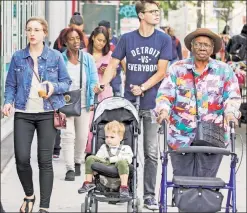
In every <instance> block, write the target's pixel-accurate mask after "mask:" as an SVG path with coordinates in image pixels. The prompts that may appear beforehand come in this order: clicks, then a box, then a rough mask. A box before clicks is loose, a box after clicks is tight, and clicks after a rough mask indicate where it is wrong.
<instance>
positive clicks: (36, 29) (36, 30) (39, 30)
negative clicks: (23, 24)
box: [26, 28, 43, 33]
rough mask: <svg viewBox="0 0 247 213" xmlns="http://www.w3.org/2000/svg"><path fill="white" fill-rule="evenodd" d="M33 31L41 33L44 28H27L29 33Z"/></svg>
mask: <svg viewBox="0 0 247 213" xmlns="http://www.w3.org/2000/svg"><path fill="white" fill-rule="evenodd" d="M32 31H33V32H34V33H39V32H41V31H43V29H38V28H35V29H31V28H28V29H26V32H27V33H32Z"/></svg>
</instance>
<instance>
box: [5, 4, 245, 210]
mask: <svg viewBox="0 0 247 213" xmlns="http://www.w3.org/2000/svg"><path fill="white" fill-rule="evenodd" d="M135 7H136V13H137V15H138V19H139V21H140V27H139V28H138V29H137V30H134V31H132V32H129V33H126V34H124V35H122V36H121V38H120V39H118V38H116V37H114V36H113V35H112V30H111V27H110V22H109V21H107V20H102V21H101V22H99V24H98V26H97V27H96V28H95V29H94V30H93V31H92V33H91V35H90V36H89V38H87V36H86V34H85V33H84V32H83V26H84V22H83V18H82V17H81V15H80V14H79V13H75V14H74V15H73V16H72V17H71V20H70V24H69V26H68V27H66V28H65V29H63V30H62V31H61V32H60V35H59V37H58V38H57V39H56V41H55V44H54V48H53V49H52V48H50V47H48V46H47V45H46V44H45V42H44V39H45V37H46V36H47V35H48V24H47V22H46V21H45V20H44V19H42V18H38V17H31V18H30V19H28V21H27V22H26V26H25V28H26V35H27V39H28V42H29V43H28V45H27V47H26V48H25V49H23V50H18V51H16V52H15V53H14V55H13V56H12V59H11V63H10V67H9V70H8V74H7V78H6V87H5V96H4V97H5V102H4V107H3V110H2V112H3V114H4V115H5V116H9V115H10V114H11V113H12V112H13V111H14V151H15V158H16V168H17V173H18V176H19V179H20V182H21V184H22V187H23V190H24V192H25V198H24V201H23V204H21V207H20V212H32V209H33V205H34V202H35V193H34V189H33V180H32V168H31V165H30V152H31V144H32V140H33V136H34V131H35V130H36V131H37V136H38V140H37V143H38V163H39V170H40V179H39V183H40V195H41V196H40V205H39V207H40V210H39V212H48V210H49V204H50V197H51V194H52V188H53V167H52V159H54V160H58V159H59V156H60V149H61V148H62V152H63V157H64V163H65V168H66V173H65V181H74V180H75V176H81V166H82V165H83V166H85V165H84V161H85V153H89V154H90V152H91V140H92V133H91V132H90V131H89V129H90V128H89V127H90V124H91V123H92V119H93V113H94V106H93V103H94V95H95V93H97V94H98V99H99V101H102V100H103V99H105V98H108V97H112V96H124V98H126V99H128V100H129V101H131V102H133V103H134V102H135V100H136V97H137V96H140V97H141V98H140V111H139V117H140V118H141V121H142V125H143V147H144V153H143V155H144V175H143V177H144V181H143V182H144V190H143V200H144V206H145V207H146V208H148V209H151V210H157V209H158V208H159V206H158V203H157V201H156V194H155V188H156V176H157V167H158V144H157V142H156V141H155V140H156V135H157V131H158V127H159V124H160V123H162V122H163V121H164V120H166V121H167V122H168V124H169V127H168V136H167V141H168V145H169V146H168V147H169V149H170V150H172V149H174V150H175V149H178V148H179V147H186V146H193V143H194V138H195V131H196V127H197V126H196V111H197V113H198V114H200V116H201V119H202V120H204V121H210V122H213V123H215V124H217V125H219V126H224V127H225V133H226V143H227V142H228V140H227V136H228V128H227V126H228V123H229V121H234V122H236V123H237V120H238V119H239V118H240V116H241V113H240V112H239V107H240V103H241V94H240V90H239V83H238V79H237V77H236V75H235V73H234V72H233V70H232V68H231V67H230V66H229V65H228V64H227V63H225V61H224V60H225V59H224V60H223V61H220V60H216V59H212V58H211V57H210V56H211V55H213V54H217V53H218V52H219V51H220V50H221V49H222V46H226V48H225V49H226V51H227V52H228V55H227V56H226V57H224V58H226V59H227V61H232V60H233V59H234V57H238V56H236V50H235V52H234V51H233V50H232V47H233V46H234V45H235V44H236V43H237V42H238V41H239V40H241V39H242V40H243V39H244V38H242V37H245V41H246V35H247V27H246V25H245V26H244V28H243V30H242V33H241V35H242V34H243V35H242V36H240V37H241V38H236V37H232V38H230V40H229V43H228V44H225V43H224V44H223V42H222V38H221V37H220V36H219V35H217V34H215V33H213V32H212V31H210V30H209V29H206V28H201V29H197V30H195V31H193V32H191V33H189V34H188V35H187V36H186V37H185V40H184V41H185V46H186V48H187V49H188V50H189V51H190V52H191V57H190V58H186V59H183V58H182V52H181V43H180V41H179V40H178V38H176V36H175V32H174V31H175V30H174V28H172V27H170V26H169V27H166V28H164V30H165V31H162V30H157V29H156V28H155V26H156V25H157V24H159V22H160V11H159V4H158V3H157V2H155V1H152V0H149V1H147V0H146V1H137V2H136V5H135ZM242 40H241V42H242ZM234 47H235V49H236V48H237V47H236V45H235V46H234ZM240 48H242V47H238V48H237V49H238V50H240ZM55 49H56V50H55ZM57 50H58V51H57ZM238 52H239V51H238ZM241 57H243V56H241ZM244 57H245V60H246V52H245V55H244ZM229 58H230V60H229ZM240 60H241V61H243V60H244V59H243V60H242V59H240ZM240 60H239V61H240ZM122 71H123V72H122ZM122 76H124V78H122ZM122 85H124V95H123V91H122V88H123V86H122ZM44 87H45V90H46V94H45V95H42V94H41V93H40V89H41V88H44ZM193 88H194V89H193ZM76 89H81V115H80V116H70V117H67V127H66V129H62V130H57V129H56V128H55V127H54V123H53V122H54V121H53V120H54V111H56V110H59V109H60V108H62V107H63V106H64V105H65V100H64V97H63V94H64V93H65V92H68V91H73V90H76ZM154 114H155V115H156V117H157V122H153V119H152V118H153V115H154ZM224 124H225V125H224ZM121 125H122V124H119V123H113V124H109V126H106V127H105V128H106V129H105V131H106V132H109V134H110V133H111V132H112V131H113V130H112V129H115V128H117V129H119V130H116V131H118V132H120V133H119V134H120V135H119V138H118V139H119V141H118V140H117V139H116V141H115V142H114V143H116V144H119V143H120V141H121V140H122V138H123V132H124V127H122V126H121ZM114 131H115V130H114ZM23 132H25V134H23ZM114 134H115V133H114ZM115 136H116V135H115ZM115 136H114V137H115ZM109 137H113V136H109ZM116 137H117V136H116ZM106 140H108V141H111V140H112V139H109V138H106ZM128 153H129V156H130V158H131V156H132V153H131V151H130V152H128ZM101 154H102V153H101ZM102 156H103V155H100V154H98V155H97V157H92V156H90V157H88V158H87V160H86V178H84V177H83V178H84V179H85V180H86V182H85V183H86V184H89V183H91V182H92V171H91V168H89V167H90V166H89V165H91V164H92V162H95V161H104V160H102V159H100V157H102ZM103 158H104V157H103ZM130 158H128V160H127V162H126V161H123V162H122V163H125V164H124V167H121V168H125V167H126V165H128V164H130V163H131V159H130ZM221 159H222V156H221V155H207V156H205V155H202V154H197V155H192V154H191V155H190V154H188V155H182V154H174V155H171V161H172V167H173V173H174V175H179V176H202V177H205V176H208V177H215V176H216V173H217V171H218V168H219V166H220V163H221ZM205 162H206V163H205ZM104 163H105V161H104ZM112 163H114V164H116V166H119V164H118V163H117V162H115V161H114V162H112ZM125 169H126V168H125ZM121 175H128V171H127V172H126V171H125V170H124V171H122V173H121ZM121 175H120V177H121ZM127 177H128V176H127ZM121 181H123V182H124V184H123V185H124V187H122V188H121V190H120V195H121V196H123V197H124V196H128V190H125V189H126V187H127V184H126V176H124V178H123V176H122V177H121ZM85 183H84V185H83V186H82V188H81V192H84V191H87V190H88V189H87V186H89V187H90V185H85Z"/></svg>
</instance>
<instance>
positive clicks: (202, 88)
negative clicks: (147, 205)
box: [155, 28, 241, 177]
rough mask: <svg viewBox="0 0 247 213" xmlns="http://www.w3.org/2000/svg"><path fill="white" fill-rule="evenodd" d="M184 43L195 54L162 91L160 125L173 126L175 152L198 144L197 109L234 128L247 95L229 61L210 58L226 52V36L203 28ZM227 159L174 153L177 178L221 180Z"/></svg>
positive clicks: (176, 65)
mask: <svg viewBox="0 0 247 213" xmlns="http://www.w3.org/2000/svg"><path fill="white" fill-rule="evenodd" d="M184 42H185V45H186V47H187V48H188V49H189V50H190V51H191V52H192V54H193V56H192V57H191V58H189V59H185V60H182V61H177V62H176V63H174V64H173V65H172V66H171V67H170V68H169V71H168V73H167V77H166V78H165V79H164V80H163V82H162V84H161V86H160V88H159V90H158V93H157V98H156V108H155V111H156V113H157V114H158V119H157V121H158V122H159V123H161V122H162V121H163V120H167V121H168V123H169V129H168V136H167V142H168V148H169V149H174V150H175V149H178V148H180V147H186V146H191V145H193V140H194V138H195V133H196V125H197V123H196V116H195V115H196V113H197V109H198V115H199V116H200V118H201V119H202V120H203V121H211V122H214V123H215V124H218V125H222V124H223V118H225V122H226V123H227V124H228V123H229V121H230V120H232V121H234V122H236V123H237V119H239V117H240V112H239V107H240V103H241V97H240V91H239V85H238V80H237V78H236V76H235V74H234V72H233V71H232V69H231V68H230V67H229V66H228V65H227V64H226V63H224V62H221V61H217V60H213V59H212V58H210V55H212V54H214V53H217V52H218V51H219V50H220V48H221V39H220V37H219V36H218V35H216V34H215V33H213V32H212V31H210V30H208V29H206V28H199V29H197V30H195V31H194V32H192V33H190V34H189V35H187V36H186V37H185V39H184ZM195 94H197V95H195ZM196 100H197V107H196ZM225 126H227V125H225ZM226 129H227V128H226ZM227 135H229V134H227V131H226V134H225V136H227ZM225 138H226V137H225ZM226 139H227V138H226ZM221 160H222V155H218V154H211V155H210V154H207V155H206V154H199V153H198V154H191V153H190V154H178V153H172V154H171V163H172V167H173V174H174V175H176V176H199V177H215V176H216V174H217V171H218V168H219V166H220V163H221Z"/></svg>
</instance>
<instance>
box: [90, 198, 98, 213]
mask: <svg viewBox="0 0 247 213" xmlns="http://www.w3.org/2000/svg"><path fill="white" fill-rule="evenodd" d="M91 212H92V213H94V212H95V213H96V212H98V201H97V200H96V199H93V200H92V204H91Z"/></svg>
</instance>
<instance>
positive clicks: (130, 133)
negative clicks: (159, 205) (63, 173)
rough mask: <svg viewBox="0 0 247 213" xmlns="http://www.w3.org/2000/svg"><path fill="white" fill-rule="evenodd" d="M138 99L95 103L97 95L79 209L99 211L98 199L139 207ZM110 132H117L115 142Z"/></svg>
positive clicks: (116, 99) (137, 208) (133, 210)
mask: <svg viewBox="0 0 247 213" xmlns="http://www.w3.org/2000/svg"><path fill="white" fill-rule="evenodd" d="M139 100H140V99H139V98H137V103H136V105H135V106H136V107H135V106H134V104H132V103H131V102H130V101H128V100H126V99H124V98H122V97H110V98H106V99H104V100H103V101H101V102H100V103H99V104H98V103H97V95H96V97H95V104H94V109H95V110H94V118H93V121H92V125H91V130H90V131H91V132H92V133H93V140H92V143H91V153H90V155H89V156H88V157H87V158H86V181H85V182H84V184H83V186H82V187H81V188H80V189H79V190H78V192H79V193H85V192H87V194H86V196H85V201H84V203H82V205H81V211H82V212H98V202H107V203H109V204H116V203H124V202H127V203H128V205H127V212H140V211H141V208H140V200H139V198H138V197H137V150H138V147H137V146H138V143H137V142H138V135H139V134H140V127H139V116H138V109H139V103H140V102H139ZM113 133H115V134H113ZM112 136H114V137H115V136H116V138H115V139H114V142H113V138H111V137H112ZM120 141H121V143H120ZM113 146H116V147H113ZM96 153H97V154H96ZM111 153H112V154H113V155H114V156H111ZM105 158H106V159H105Z"/></svg>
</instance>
